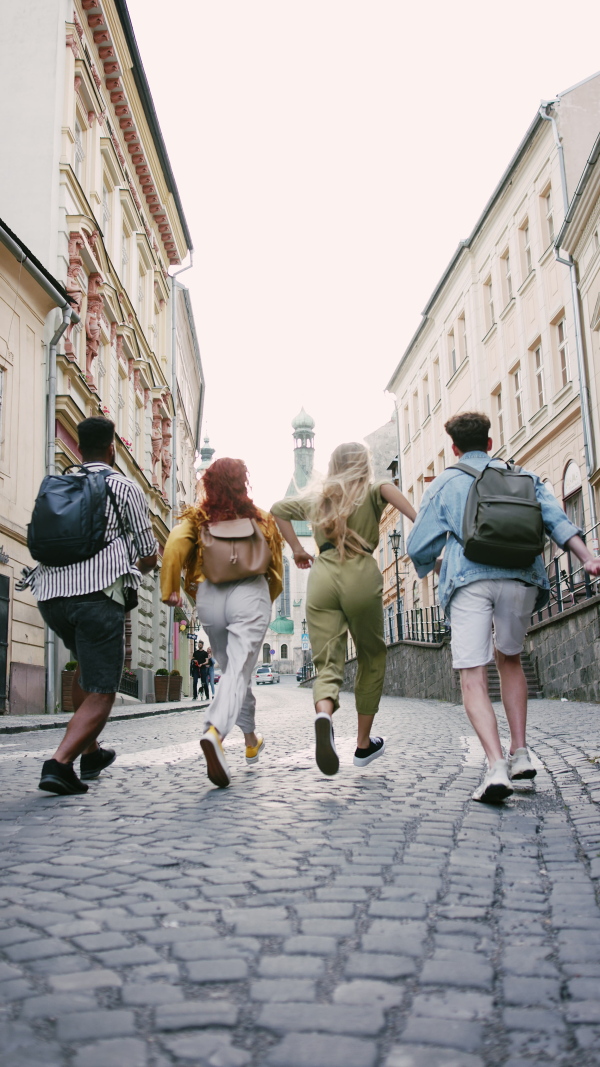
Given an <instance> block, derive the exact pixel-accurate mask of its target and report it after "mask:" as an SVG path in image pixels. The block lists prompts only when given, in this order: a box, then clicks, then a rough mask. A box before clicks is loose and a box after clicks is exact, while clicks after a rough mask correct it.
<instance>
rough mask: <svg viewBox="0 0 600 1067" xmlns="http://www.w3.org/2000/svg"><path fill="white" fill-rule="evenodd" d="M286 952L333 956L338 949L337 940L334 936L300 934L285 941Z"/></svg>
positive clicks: (284, 948) (284, 949)
mask: <svg viewBox="0 0 600 1067" xmlns="http://www.w3.org/2000/svg"><path fill="white" fill-rule="evenodd" d="M283 951H284V952H301V953H306V954H307V955H309V954H312V955H314V956H332V955H334V954H335V953H336V951H337V941H336V940H335V938H333V937H316V936H315V935H312V936H310V937H309V936H308V935H299V936H298V937H290V938H288V940H287V941H284V942H283Z"/></svg>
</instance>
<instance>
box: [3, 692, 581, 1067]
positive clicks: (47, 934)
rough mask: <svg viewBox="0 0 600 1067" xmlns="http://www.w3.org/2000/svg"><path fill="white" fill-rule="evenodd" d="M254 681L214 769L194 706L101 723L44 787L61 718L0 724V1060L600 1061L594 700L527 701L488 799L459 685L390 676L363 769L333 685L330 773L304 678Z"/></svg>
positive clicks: (34, 1066) (340, 1064)
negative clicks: (509, 758) (110, 754)
mask: <svg viewBox="0 0 600 1067" xmlns="http://www.w3.org/2000/svg"><path fill="white" fill-rule="evenodd" d="M258 706H259V715H258V728H259V729H260V730H261V731H262V732H263V733H264V735H265V738H266V741H267V747H266V752H265V755H264V759H262V760H261V762H260V764H259V765H258V766H256V767H251V768H250V767H246V765H245V763H244V758H243V757H244V750H243V746H242V737H241V734H239V731H237V733H236V734H235V735H232V737H231V739H230V740H229V741H228V742H227V749H228V753H229V760H230V766H231V769H232V771H233V775H234V777H233V782H232V786H231V788H230V789H229V790H227V791H220V790H217V789H214V788H213V787H212V786H211V785H210V783H209V782H208V780H207V778H206V775H205V772H204V763H203V761H201V760H200V758H199V756H200V751H199V747H198V735H199V732H200V725H201V722H202V713H201V712H198V711H189V712H183V713H179V714H173V715H161V716H158V717H155V718H145V719H137V720H131V721H119V722H115V723H113V724H110V723H109V726H108V728H107V730H106V741H107V743H109V744H110V743H112V744H114V746H115V747H116V748H117V750H118V758H117V762H116V763H115V765H114V766H113V767H112V768H111V769H110V770H109V771H108V772H106V773H104V774H103V775H102V778H101V779H100V780H99V781H98V782H96V783H92V784H91V787H90V790H89V793H88V794H87V795H86V796H84V797H72V798H58V797H51V796H48V795H46V794H43V793H41V792H39V791H38V789H37V781H38V777H39V770H40V761H41V759H42V758H43V757H44V756H47V755H48V754H50V753H51V752H52V750H53V748H54V746H55V742H56V738H57V737H58V736H59V732H58V731H46V730H44V731H41V732H36V733H24V734H16V735H3V736H2V738H1V744H0V781H1V786H2V794H3V805H2V812H1V823H0V832H1V834H2V888H1V891H0V901H1V906H0V1003H1V1011H2V1022H1V1041H0V1054H1V1058H2V1063H3V1067H39V1065H40V1064H44V1067H59V1065H60V1067H167V1065H185V1064H187V1065H193V1067H209V1065H210V1067H262V1065H263V1064H264V1065H266V1067H496V1065H499V1064H500V1065H503V1067H525V1065H533V1064H545V1065H550V1064H551V1063H552V1064H562V1065H570V1067H571V1065H572V1067H592V1065H596V1064H600V997H599V995H598V994H599V989H600V910H599V908H598V900H597V897H596V896H595V892H596V891H597V890H598V884H599V882H598V880H599V879H600V810H599V802H600V715H599V711H598V706H597V705H590V704H573V703H560V702H551V701H535V702H533V703H531V705H530V722H531V734H530V740H531V744H532V748H533V750H534V753H535V756H536V766H537V768H538V777H537V779H536V780H535V785H534V786H532V785H531V784H530V783H522V784H519V783H515V784H516V791H515V794H514V797H512V798H511V799H510V800H509V801H508V802H507V803H506V804H505V805H504V806H503V807H502V808H490V807H485V806H482V805H477V804H475V803H473V802H472V801H471V800H470V796H471V793H472V790H473V788H474V787H475V786H476V785H477V784H478V782H479V780H480V777H481V774H482V768H483V755H482V752H481V749H480V748H479V745H478V743H477V742H476V740H475V738H474V737H473V736H471V732H470V728H469V725H468V722H467V719H466V717H465V716H464V713H463V711H462V709H461V708H459V707H453V706H451V705H449V704H438V703H435V702H433V701H427V702H425V701H410V700H401V699H392V698H385V699H384V700H383V702H382V710H381V713H380V716H378V719H377V726H376V728H377V731H378V732H379V733H381V734H383V735H384V736H385V737H386V739H387V751H386V753H385V755H384V756H383V758H382V759H381V760H380V761H378V762H376V763H374V764H372V765H371V766H370V767H369V768H366V769H365V770H364V771H361V770H358V769H355V768H354V767H353V766H352V754H353V749H354V712H353V701H352V698H351V697H350V696H349V695H348V694H344V695H343V696H342V708H341V710H340V712H339V714H338V715H337V716H336V743H337V745H338V749H339V751H340V754H341V759H342V766H341V769H340V773H339V775H338V776H337V778H335V779H325V778H323V777H321V776H320V775H319V773H318V771H317V770H316V767H315V766H314V762H313V744H312V723H311V708H312V703H311V693H310V692H307V691H303V690H301V689H299V688H297V687H296V684H295V682H293V681H291V680H284V683H283V684H281V685H280V686H272V687H270V688H266V687H263V688H261V689H260V690H259V691H258ZM238 734H239V736H238Z"/></svg>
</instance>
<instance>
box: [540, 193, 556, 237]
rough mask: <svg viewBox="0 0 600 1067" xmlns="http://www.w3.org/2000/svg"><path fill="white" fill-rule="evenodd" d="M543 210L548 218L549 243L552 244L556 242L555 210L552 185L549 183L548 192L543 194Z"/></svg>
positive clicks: (547, 232)
mask: <svg viewBox="0 0 600 1067" xmlns="http://www.w3.org/2000/svg"><path fill="white" fill-rule="evenodd" d="M542 201H543V211H544V215H545V219H546V236H547V239H548V244H549V245H551V244H552V243H553V242H554V210H553V207H552V186H551V185H549V186H548V188H547V190H546V192H545V193H544V194H543V196H542Z"/></svg>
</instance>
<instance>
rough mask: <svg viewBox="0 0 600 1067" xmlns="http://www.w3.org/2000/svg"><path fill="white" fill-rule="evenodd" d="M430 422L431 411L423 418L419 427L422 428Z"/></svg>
mask: <svg viewBox="0 0 600 1067" xmlns="http://www.w3.org/2000/svg"><path fill="white" fill-rule="evenodd" d="M430 422H431V412H429V415H428V416H427V418H426V419H425V420H424V422H422V423H421V429H422V430H424V429H425V427H426V426H428V425H429V423H430Z"/></svg>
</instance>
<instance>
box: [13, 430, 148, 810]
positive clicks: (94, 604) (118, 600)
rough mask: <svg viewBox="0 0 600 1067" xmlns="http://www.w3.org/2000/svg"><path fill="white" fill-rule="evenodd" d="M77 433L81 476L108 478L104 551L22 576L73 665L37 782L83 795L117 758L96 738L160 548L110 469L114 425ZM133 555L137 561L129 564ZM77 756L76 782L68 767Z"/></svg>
mask: <svg viewBox="0 0 600 1067" xmlns="http://www.w3.org/2000/svg"><path fill="white" fill-rule="evenodd" d="M77 430H78V434H79V447H80V450H81V456H82V460H83V467H84V471H83V472H80V474H79V477H81V478H85V477H86V476H87V475H88V472H89V474H92V475H98V474H101V475H102V476H103V477H105V480H106V495H105V496H103V497H102V507H103V509H104V514H103V515H100V516H99V517H97V521H98V522H99V523H102V522H103V521H105V522H106V525H105V527H104V533H103V537H102V540H101V544H102V546H103V547H102V548H101V549H100V551H98V552H97V553H96V554H95V555H93V556H91V557H90V558H87V559H83V560H82V561H80V562H77V563H71V564H66V565H64V566H49V565H42V564H39V565H38V566H37V567H35V569H33V570H32V571H30V572H29V574H28V575H27V577H26V578H25V582H26V584H28V585H29V586H30V587H31V591H32V593H33V595H34V596H35V597H36V598H37V600H38V607H39V610H40V613H41V615H42V618H43V619H44V622H45V623H46V624H47V625H48V626H49V627H50V629H51V630H53V631H54V632H55V633H56V634H57V635H58V637H60V639H61V641H63V642H64V644H65V645H66V647H67V648H68V649H70V650H71V655H72V657H73V659H76V660H77V663H78V667H77V672H76V674H75V677H74V679H73V703H74V705H75V713H74V715H73V717H72V719H71V720H70V722H69V725H68V726H67V730H66V733H65V736H64V738H63V740H62V741H61V743H60V745H59V746H58V748H57V749H56V752H55V753H54V755H53V756H52V758H51V759H48V760H46V761H45V762H44V765H43V767H42V776H41V779H40V784H39V786H40V789H43V790H45V791H47V792H50V793H58V794H62V795H64V794H70V793H85V792H87V789H88V787H87V785H85V781H88V780H90V779H92V778H97V777H98V776H99V774H100V773H101V771H102V770H104V768H105V767H108V766H109V764H111V763H112V762H113V761H114V759H115V752H114V751H113V749H110V748H101V747H100V745H99V744H98V742H97V740H96V739H97V737H98V736H99V734H100V733H101V732H102V730H103V729H104V726H105V724H106V721H107V719H108V717H109V715H110V711H111V708H112V706H113V703H114V699H115V694H116V692H117V690H118V688H119V683H120V681H121V672H122V670H123V658H124V640H123V638H124V628H125V611H126V604H127V603H128V602H130V601H131V597H132V594H134V593H135V590H136V589H137V587H138V585H139V583H140V582H141V579H142V574H147V573H148V572H149V571H151V570H153V568H154V567H155V566H156V561H157V548H158V546H157V543H156V539H155V537H154V534H153V532H152V525H151V522H150V516H149V513H148V505H147V503H146V500H145V497H144V494H143V493H142V491H141V489H139V488H138V486H137V485H135V484H134V482H132V481H130V479H129V478H127V477H125V475H124V474H121V473H119V472H117V471H115V470H113V467H114V463H115V444H114V432H115V427H114V423H112V422H111V421H110V420H109V419H104V418H100V417H93V418H89V419H84V420H83V422H80V423H79V426H78V427H77ZM100 485H102V483H100ZM96 491H97V490H96ZM136 555H137V556H139V558H138V559H137V562H133V561H135V559H136ZM132 560H133V561H132ZM78 756H81V764H80V778H78V777H77V775H76V773H75V771H74V769H73V761H74V760H76V759H77V757H78Z"/></svg>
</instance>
